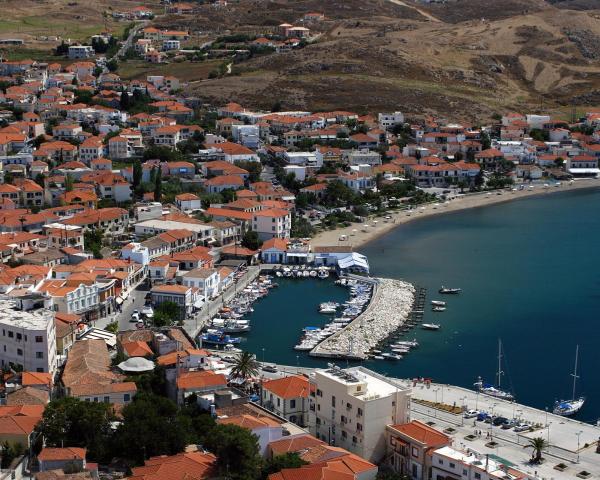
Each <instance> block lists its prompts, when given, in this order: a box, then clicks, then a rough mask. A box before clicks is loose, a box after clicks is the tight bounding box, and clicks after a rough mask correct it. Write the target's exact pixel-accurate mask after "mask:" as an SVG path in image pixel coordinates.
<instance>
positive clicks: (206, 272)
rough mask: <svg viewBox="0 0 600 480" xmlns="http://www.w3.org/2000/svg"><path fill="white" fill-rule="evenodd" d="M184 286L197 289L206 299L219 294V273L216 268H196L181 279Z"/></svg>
mask: <svg viewBox="0 0 600 480" xmlns="http://www.w3.org/2000/svg"><path fill="white" fill-rule="evenodd" d="M181 281H182V283H183V285H185V286H187V287H195V288H197V289H198V294H199V295H202V296H203V297H204V298H205V299H208V298H214V297H216V296H217V295H218V294H219V273H218V271H217V269H216V268H195V269H194V270H192V271H190V272H187V273H186V274H185V275H183V278H182V279H181Z"/></svg>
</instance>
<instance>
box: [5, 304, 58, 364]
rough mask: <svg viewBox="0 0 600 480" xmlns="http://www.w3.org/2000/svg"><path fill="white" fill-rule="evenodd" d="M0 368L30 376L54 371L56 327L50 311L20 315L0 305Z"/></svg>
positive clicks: (13, 309)
mask: <svg viewBox="0 0 600 480" xmlns="http://www.w3.org/2000/svg"><path fill="white" fill-rule="evenodd" d="M0 329H1V332H0V334H1V336H0V364H1V365H2V367H5V368H7V367H13V368H17V369H22V370H26V371H31V372H47V373H51V374H54V372H55V371H56V367H57V365H56V326H55V323H54V314H53V313H52V312H51V311H50V310H45V309H40V310H35V311H30V312H26V311H22V310H17V309H16V308H15V304H14V303H13V302H8V301H3V302H0Z"/></svg>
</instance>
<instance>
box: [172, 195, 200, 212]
mask: <svg viewBox="0 0 600 480" xmlns="http://www.w3.org/2000/svg"><path fill="white" fill-rule="evenodd" d="M175 204H176V205H177V208H179V209H180V210H183V211H184V212H187V211H196V210H201V209H202V201H201V200H200V197H198V196H197V195H194V194H193V193H180V194H179V195H177V196H176V197H175Z"/></svg>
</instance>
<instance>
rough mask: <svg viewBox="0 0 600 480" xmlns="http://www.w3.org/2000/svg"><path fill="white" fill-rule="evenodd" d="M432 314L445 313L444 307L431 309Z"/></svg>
mask: <svg viewBox="0 0 600 480" xmlns="http://www.w3.org/2000/svg"><path fill="white" fill-rule="evenodd" d="M431 311H432V312H445V311H446V307H433V308H432V309H431Z"/></svg>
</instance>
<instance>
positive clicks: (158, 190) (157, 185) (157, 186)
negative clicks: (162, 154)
mask: <svg viewBox="0 0 600 480" xmlns="http://www.w3.org/2000/svg"><path fill="white" fill-rule="evenodd" d="M161 198H162V168H160V167H158V168H157V171H156V178H155V180H154V201H156V202H160V200H161Z"/></svg>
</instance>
